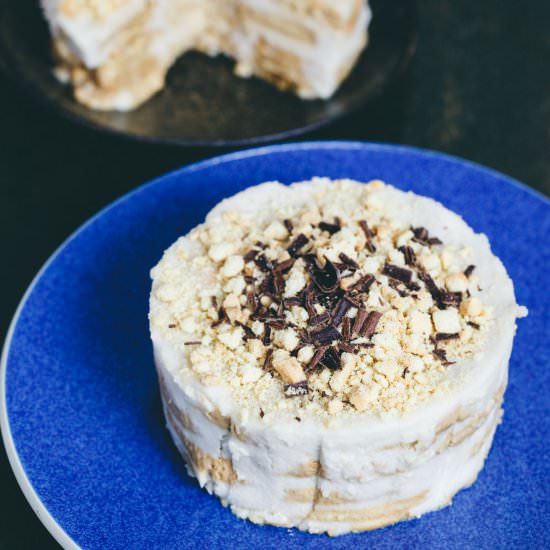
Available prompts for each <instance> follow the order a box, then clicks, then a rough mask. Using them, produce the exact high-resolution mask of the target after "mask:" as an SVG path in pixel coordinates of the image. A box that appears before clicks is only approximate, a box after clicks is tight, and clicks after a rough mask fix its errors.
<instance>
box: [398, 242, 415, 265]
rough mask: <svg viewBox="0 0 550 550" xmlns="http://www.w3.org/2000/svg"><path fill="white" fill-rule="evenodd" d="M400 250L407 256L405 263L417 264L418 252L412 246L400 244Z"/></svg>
mask: <svg viewBox="0 0 550 550" xmlns="http://www.w3.org/2000/svg"><path fill="white" fill-rule="evenodd" d="M398 250H399V251H400V252H401V253H402V254H403V256H405V263H406V264H407V265H410V266H414V265H416V254H415V253H414V250H413V249H412V247H411V246H400V247H399V249H398Z"/></svg>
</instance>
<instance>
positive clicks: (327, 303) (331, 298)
mask: <svg viewBox="0 0 550 550" xmlns="http://www.w3.org/2000/svg"><path fill="white" fill-rule="evenodd" d="M343 296H344V291H342V290H340V289H338V290H336V291H335V292H327V293H322V292H320V293H319V294H317V295H316V296H315V299H316V301H317V302H318V303H319V304H321V305H322V306H324V307H325V308H327V309H329V310H332V309H333V308H334V307H335V306H336V304H337V303H338V302H339V301H340V298H342V297H343Z"/></svg>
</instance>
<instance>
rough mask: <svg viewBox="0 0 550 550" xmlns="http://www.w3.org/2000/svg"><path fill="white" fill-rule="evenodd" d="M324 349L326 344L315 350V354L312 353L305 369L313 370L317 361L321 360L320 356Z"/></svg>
mask: <svg viewBox="0 0 550 550" xmlns="http://www.w3.org/2000/svg"><path fill="white" fill-rule="evenodd" d="M326 350H327V346H323V347H320V348H318V349H317V350H316V351H315V354H314V355H313V357H312V358H311V361H310V362H309V364H308V365H307V367H306V370H313V369H314V368H315V367H316V366H317V365H318V364H319V361H321V358H322V357H323V355H324V354H325V351H326Z"/></svg>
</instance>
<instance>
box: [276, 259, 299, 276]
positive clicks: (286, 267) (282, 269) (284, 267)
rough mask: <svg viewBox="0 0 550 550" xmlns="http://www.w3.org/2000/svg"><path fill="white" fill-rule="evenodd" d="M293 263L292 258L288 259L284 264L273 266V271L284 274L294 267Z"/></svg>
mask: <svg viewBox="0 0 550 550" xmlns="http://www.w3.org/2000/svg"><path fill="white" fill-rule="evenodd" d="M295 261H296V260H295V259H294V258H289V259H288V260H285V261H284V262H281V263H278V264H276V265H275V266H273V271H280V272H281V273H284V272H285V271H288V270H289V269H290V268H291V267H292V266H293V265H294V262H295Z"/></svg>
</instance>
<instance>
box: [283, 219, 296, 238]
mask: <svg viewBox="0 0 550 550" xmlns="http://www.w3.org/2000/svg"><path fill="white" fill-rule="evenodd" d="M283 223H284V225H285V227H286V230H287V231H288V233H289V234H290V233H292V230H293V229H294V224H293V223H292V222H291V221H290V220H289V219H286V220H283Z"/></svg>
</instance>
